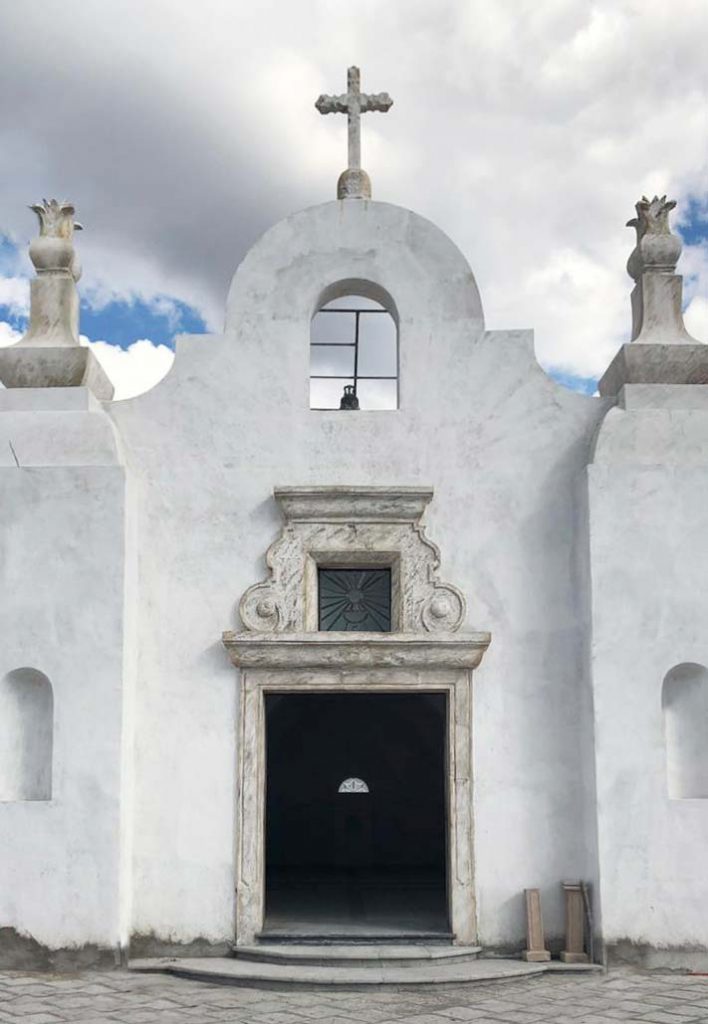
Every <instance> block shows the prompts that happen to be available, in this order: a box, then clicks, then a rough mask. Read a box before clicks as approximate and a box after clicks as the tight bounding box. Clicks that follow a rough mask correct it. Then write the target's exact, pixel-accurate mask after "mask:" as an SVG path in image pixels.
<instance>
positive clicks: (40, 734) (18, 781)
mask: <svg viewBox="0 0 708 1024" xmlns="http://www.w3.org/2000/svg"><path fill="white" fill-rule="evenodd" d="M53 733H54V696H53V693H52V684H51V683H50V682H49V679H48V678H47V676H45V674H44V673H43V672H40V671H39V670H38V669H35V668H17V669H14V670H13V671H12V672H8V673H7V674H6V675H5V676H3V678H2V679H1V680H0V801H3V802H8V801H17V800H51V798H52V748H53Z"/></svg>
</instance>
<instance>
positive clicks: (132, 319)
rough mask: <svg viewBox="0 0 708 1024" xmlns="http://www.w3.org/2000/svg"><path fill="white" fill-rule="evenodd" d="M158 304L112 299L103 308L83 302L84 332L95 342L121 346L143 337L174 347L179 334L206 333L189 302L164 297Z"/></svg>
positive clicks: (204, 325)
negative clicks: (96, 307)
mask: <svg viewBox="0 0 708 1024" xmlns="http://www.w3.org/2000/svg"><path fill="white" fill-rule="evenodd" d="M156 305H157V307H158V308H155V306H154V305H152V304H150V303H147V302H143V301H142V300H140V299H135V300H134V301H133V302H109V303H108V304H107V305H105V306H103V307H102V308H101V309H93V308H92V307H91V306H90V305H89V304H88V303H87V302H86V301H82V302H81V333H82V334H85V335H86V336H87V337H88V338H91V340H92V341H107V342H109V343H110V344H111V345H120V347H121V348H128V346H129V345H132V344H133V342H134V341H137V340H138V339H140V338H149V339H150V341H151V342H152V343H153V344H154V345H167V346H168V348H174V342H173V339H174V336H175V335H176V334H204V333H205V332H206V324H205V322H204V320H203V319H202V317H201V316H200V315H199V313H197V311H196V310H195V309H192V307H191V306H188V305H187V304H186V303H184V302H180V301H179V300H177V299H172V298H167V297H162V301H160V302H158V303H157V304H156ZM161 306H162V307H164V309H163V308H160V307H161Z"/></svg>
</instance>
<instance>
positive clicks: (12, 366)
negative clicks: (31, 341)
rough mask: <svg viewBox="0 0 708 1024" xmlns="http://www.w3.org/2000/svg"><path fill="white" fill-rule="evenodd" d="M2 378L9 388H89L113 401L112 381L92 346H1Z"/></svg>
mask: <svg viewBox="0 0 708 1024" xmlns="http://www.w3.org/2000/svg"><path fill="white" fill-rule="evenodd" d="M0 381H2V383H3V384H4V385H5V387H6V388H79V387H86V388H88V389H89V390H90V391H91V392H92V393H93V394H94V395H95V396H96V398H100V399H102V400H103V401H110V399H111V398H112V397H113V385H112V384H111V382H110V380H109V378H108V375H107V374H106V372H105V370H104V369H103V367H102V366H101V364H100V363H99V361H98V359H97V358H96V356H95V355H94V354H93V352H92V351H91V350H90V349H89V348H84V347H83V346H79V345H75V346H73V347H68V346H66V347H53V346H46V347H43V346H38V345H31V346H25V345H21V344H17V345H11V346H9V347H8V348H3V349H0Z"/></svg>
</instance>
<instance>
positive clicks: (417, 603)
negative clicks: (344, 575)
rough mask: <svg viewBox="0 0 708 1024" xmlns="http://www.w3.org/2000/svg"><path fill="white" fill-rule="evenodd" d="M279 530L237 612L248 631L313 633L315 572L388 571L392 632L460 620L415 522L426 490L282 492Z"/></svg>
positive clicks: (432, 550)
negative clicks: (260, 575)
mask: <svg viewBox="0 0 708 1024" xmlns="http://www.w3.org/2000/svg"><path fill="white" fill-rule="evenodd" d="M275 498H276V500H277V501H278V503H279V505H280V507H281V510H282V512H283V516H284V518H285V526H284V527H283V531H282V533H281V535H280V537H278V539H277V540H276V541H275V542H274V543H273V544H272V545H271V547H270V548H269V550H268V552H267V554H266V562H267V564H268V570H269V572H268V578H267V579H266V580H265V581H264V582H262V583H257V584H255V585H254V586H252V587H250V588H249V589H248V590H247V591H246V593H245V594H244V595H243V598H242V599H241V603H240V606H239V612H240V615H241V620H242V622H243V625H244V628H245V629H246V630H249V631H253V632H261V633H262V632H292V633H300V632H306V631H308V630H316V629H317V624H316V621H317V617H316V593H315V591H316V583H315V580H316V570H317V566H318V565H323V566H330V565H336V566H340V567H344V566H356V565H371V564H374V565H388V566H390V567H391V569H392V579H393V585H392V603H393V608H394V624H393V629H394V630H395V631H397V632H403V633H405V632H417V633H419V632H427V633H452V632H455V631H456V630H458V629H459V628H460V626H461V625H462V623H463V621H464V618H465V612H466V607H465V600H464V597H463V596H462V594H461V592H460V591H459V590H458V589H457V587H454V586H453V585H452V584H450V583H445V582H443V581H442V580H440V579H439V577H438V570H439V567H440V552H439V550H438V548H437V547H436V545H435V544H433V542H432V541H431V540H429V539H428V538H427V537H426V536H425V532H424V528H423V526H422V525H421V523H420V519H421V517H422V515H423V512H424V510H425V507H426V505H427V504H428V502H429V501H430V500H431V498H432V490H429V489H417V488H387V487H381V488H364V487H358V488H357V487H353V488H343V487H341V488H340V487H337V488H331V487H330V488H327V487H320V488H317V487H315V488H282V489H277V490H276V491H275Z"/></svg>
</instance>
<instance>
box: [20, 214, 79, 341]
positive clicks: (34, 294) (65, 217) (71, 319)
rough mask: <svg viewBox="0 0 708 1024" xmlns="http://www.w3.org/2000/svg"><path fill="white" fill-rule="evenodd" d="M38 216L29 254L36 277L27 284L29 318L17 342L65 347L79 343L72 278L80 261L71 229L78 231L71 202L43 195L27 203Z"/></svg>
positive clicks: (75, 276) (75, 293)
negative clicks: (22, 334)
mask: <svg viewBox="0 0 708 1024" xmlns="http://www.w3.org/2000/svg"><path fill="white" fill-rule="evenodd" d="M30 210H33V211H34V212H35V213H36V214H37V219H38V220H39V236H38V237H37V238H33V239H32V241H31V243H30V247H29V254H30V259H31V260H32V263H33V264H34V267H35V270H36V271H37V277H36V278H35V279H34V280H33V281H32V282H31V284H30V322H29V328H28V330H27V333H26V334H25V336H24V337H23V338H22V339H21V341H20V342H19V344H20V345H32V346H40V345H51V346H53V347H57V346H58V347H60V348H66V347H71V346H74V345H78V344H79V297H78V294H77V292H76V282H77V281H78V280H79V278H80V277H81V264H80V263H79V258H78V256H77V254H76V250H75V249H74V231H81V230H82V228H81V225H80V224H79V223H78V222H77V221H76V220H75V217H74V214H75V212H76V211H75V210H74V207H73V204H72V203H69V202H66V200H64V201H62V202H58V201H57V200H56V199H43V200H42V202H41V203H34V204H33V205H32V206H30Z"/></svg>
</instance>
